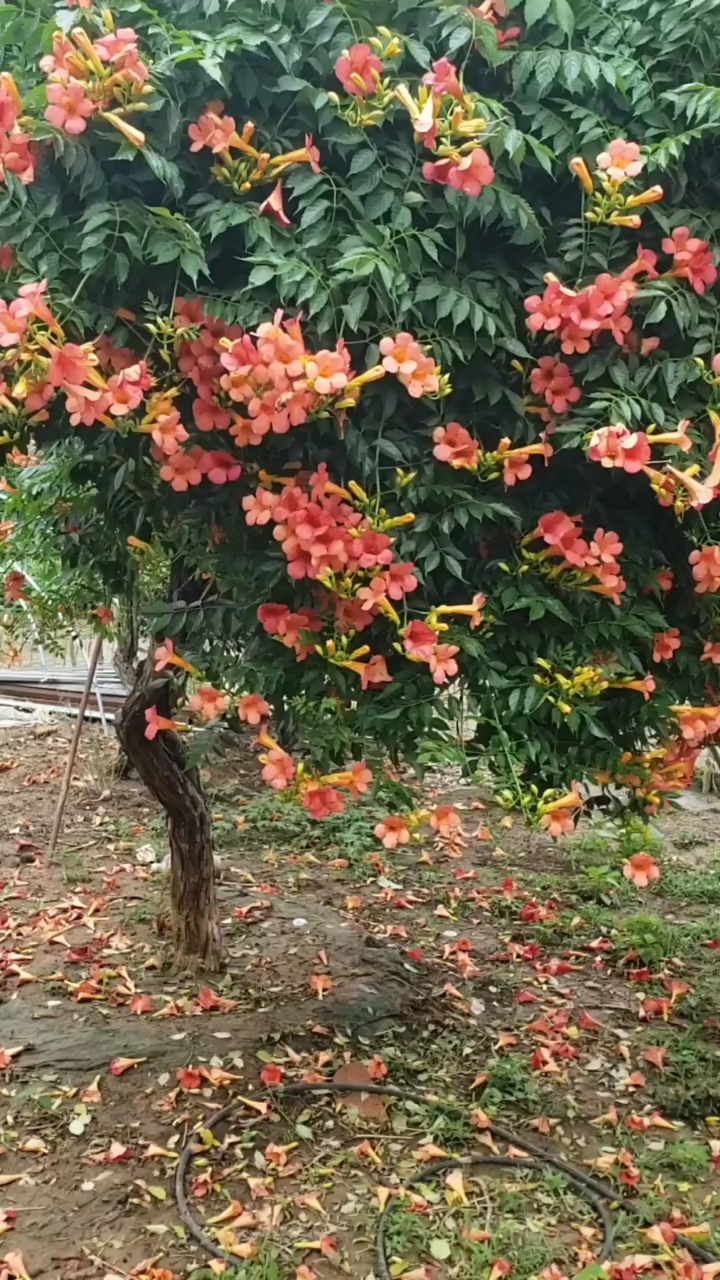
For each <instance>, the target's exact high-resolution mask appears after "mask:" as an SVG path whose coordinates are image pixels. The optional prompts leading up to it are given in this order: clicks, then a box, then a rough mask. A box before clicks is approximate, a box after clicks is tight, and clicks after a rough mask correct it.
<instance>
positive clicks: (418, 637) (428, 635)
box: [403, 621, 437, 662]
mask: <svg viewBox="0 0 720 1280" xmlns="http://www.w3.org/2000/svg"><path fill="white" fill-rule="evenodd" d="M436 644H437V632H435V631H433V629H432V627H429V626H428V624H427V623H426V622H420V621H416V622H411V623H410V625H409V626H408V627H407V628H406V630H405V635H404V636H403V648H404V649H405V652H406V653H407V654H408V655H409V656H410V657H411V658H419V659H420V661H421V662H429V661H430V659H431V658H432V656H433V653H434V652H435V646H436Z"/></svg>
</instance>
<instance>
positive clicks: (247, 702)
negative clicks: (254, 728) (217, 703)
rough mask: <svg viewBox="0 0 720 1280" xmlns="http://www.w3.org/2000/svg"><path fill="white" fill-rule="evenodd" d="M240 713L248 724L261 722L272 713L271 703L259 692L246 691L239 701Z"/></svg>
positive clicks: (241, 717)
mask: <svg viewBox="0 0 720 1280" xmlns="http://www.w3.org/2000/svg"><path fill="white" fill-rule="evenodd" d="M238 715H239V717H240V719H241V720H245V721H246V722H247V724H260V722H261V720H262V719H263V718H264V717H265V716H269V715H270V705H269V703H267V702H266V701H265V699H264V698H262V697H261V696H260V694H259V693H245V694H243V696H242V698H241V699H240V701H239V702H238Z"/></svg>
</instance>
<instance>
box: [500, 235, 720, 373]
mask: <svg viewBox="0 0 720 1280" xmlns="http://www.w3.org/2000/svg"><path fill="white" fill-rule="evenodd" d="M662 247H663V250H664V251H665V253H671V254H673V265H672V267H671V268H670V269H669V270H668V271H665V272H663V273H660V272H658V270H657V254H656V253H654V252H653V251H652V250H651V249H642V248H641V249H639V250H638V253H637V256H636V258H635V260H634V262H631V263H630V265H629V266H628V267H626V268H625V269H624V271H621V272H620V274H619V275H617V276H613V275H610V274H609V272H602V273H601V274H600V275H598V276H596V277H595V280H594V281H593V282H592V283H591V284H588V285H585V287H584V288H583V289H579V290H577V289H570V288H569V287H568V286H567V285H564V284H562V283H561V282H560V280H558V278H557V276H555V275H553V274H552V273H551V272H550V273H548V274H547V275H546V276H545V291H544V293H543V294H542V295H540V294H533V295H532V296H531V297H529V298H526V299H525V310H526V311H527V312H528V321H527V326H528V329H530V330H531V332H532V333H538V332H540V331H541V330H544V331H545V332H547V333H554V334H556V336H557V337H558V338H559V340H560V344H561V348H562V350H563V352H564V353H565V355H573V354H576V353H577V354H580V355H584V354H585V353H586V352H587V351H589V350H590V346H591V344H592V343H594V342H596V341H597V340H598V338H599V337H600V335H601V334H602V333H606V332H607V333H610V334H612V337H613V338H614V339H615V341H616V342H617V343H618V345H619V346H624V345H627V343H628V337H629V335H631V333H632V320H631V318H630V316H629V315H628V314H627V308H628V305H629V303H630V301H631V300H632V298H633V297H634V296H635V294H636V293H637V291H638V288H639V283H638V279H637V277H638V276H640V275H645V276H646V277H647V278H648V279H650V280H657V279H660V280H667V279H675V278H676V279H685V280H687V281H688V282H689V284H690V286H691V287H692V288H693V289H694V290H695V292H696V293H704V292H705V289H706V287H707V286H708V285H711V284H714V282H715V280H716V279H717V268H716V267H715V265H714V263H713V260H712V253H711V251H710V248H709V245H708V242H707V240H699V239H696V238H694V237H691V236H690V232H689V230H688V228H687V227H676V228H675V230H674V231H673V234H672V237H669V238H667V239H665V240H663V242H662Z"/></svg>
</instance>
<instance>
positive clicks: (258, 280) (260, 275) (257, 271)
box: [248, 263, 277, 286]
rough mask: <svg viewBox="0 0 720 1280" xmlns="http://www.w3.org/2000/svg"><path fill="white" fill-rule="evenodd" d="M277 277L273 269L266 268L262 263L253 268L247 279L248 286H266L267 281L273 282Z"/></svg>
mask: <svg viewBox="0 0 720 1280" xmlns="http://www.w3.org/2000/svg"><path fill="white" fill-rule="evenodd" d="M276 275H277V271H276V268H275V267H270V266H267V265H266V264H265V263H263V264H262V265H261V266H259V267H253V269H252V271H251V272H250V276H249V278H248V284H251V285H253V286H257V285H261V284H267V283H268V281H269V280H273V279H274V278H275V276H276Z"/></svg>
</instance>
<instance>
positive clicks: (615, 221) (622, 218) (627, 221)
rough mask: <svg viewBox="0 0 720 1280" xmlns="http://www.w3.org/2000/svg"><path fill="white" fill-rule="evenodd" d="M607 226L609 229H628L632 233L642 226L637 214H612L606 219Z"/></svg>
mask: <svg viewBox="0 0 720 1280" xmlns="http://www.w3.org/2000/svg"><path fill="white" fill-rule="evenodd" d="M608 226H610V227H630V229H631V230H632V231H637V229H638V227H641V226H642V218H641V217H640V214H639V213H629V214H627V215H625V214H623V213H613V214H611V215H610V217H609V218H608Z"/></svg>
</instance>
